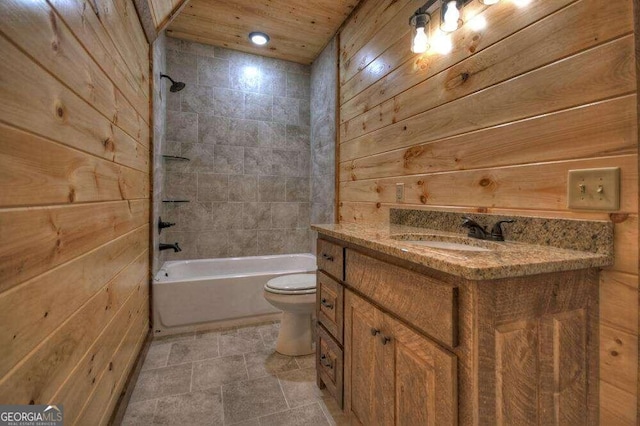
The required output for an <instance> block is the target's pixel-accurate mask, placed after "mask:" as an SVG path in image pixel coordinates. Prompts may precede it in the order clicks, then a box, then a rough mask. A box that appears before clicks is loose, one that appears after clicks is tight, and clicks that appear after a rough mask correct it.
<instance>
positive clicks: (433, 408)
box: [344, 290, 457, 425]
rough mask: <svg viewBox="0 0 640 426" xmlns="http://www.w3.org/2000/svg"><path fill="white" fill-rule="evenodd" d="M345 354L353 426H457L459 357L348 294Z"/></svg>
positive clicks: (347, 406)
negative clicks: (357, 425)
mask: <svg viewBox="0 0 640 426" xmlns="http://www.w3.org/2000/svg"><path fill="white" fill-rule="evenodd" d="M345 354H346V357H345V373H344V375H345V378H346V380H345V383H344V401H345V411H347V412H349V413H351V415H352V422H353V423H355V424H358V423H359V424H363V425H454V424H456V421H457V397H456V392H457V371H456V369H457V364H456V356H455V355H454V354H453V353H451V352H448V351H446V350H443V349H441V348H440V347H439V346H438V345H437V344H436V343H435V342H433V341H431V340H430V339H428V338H426V337H424V336H421V335H420V334H418V333H416V332H414V331H412V330H411V329H410V328H408V327H407V326H405V325H403V324H402V323H401V322H400V321H398V320H396V319H394V318H392V317H391V316H390V315H388V314H385V313H384V312H383V311H381V310H380V309H378V308H376V307H375V306H374V305H372V304H371V303H369V302H367V301H366V300H364V299H363V298H361V297H359V296H357V295H356V294H355V293H352V292H350V291H348V290H347V291H346V295H345Z"/></svg>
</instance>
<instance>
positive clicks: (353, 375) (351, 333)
mask: <svg viewBox="0 0 640 426" xmlns="http://www.w3.org/2000/svg"><path fill="white" fill-rule="evenodd" d="M344 305H345V306H344V324H345V328H344V342H345V343H344V346H345V351H344V356H345V359H344V367H345V373H344V404H345V412H346V413H347V414H350V415H351V418H352V421H353V423H355V424H357V422H360V423H361V424H363V425H380V424H381V422H380V419H379V418H378V412H379V411H380V410H381V409H383V408H384V407H376V405H377V404H380V401H378V392H379V389H378V385H377V381H378V380H379V377H378V369H379V366H378V364H379V363H380V362H381V359H382V345H381V344H380V332H379V330H380V328H381V325H382V322H383V314H382V312H380V311H379V310H378V309H376V308H375V307H374V306H373V305H371V304H370V303H368V302H366V301H365V300H364V299H362V298H360V297H358V296H356V295H355V294H353V293H352V292H350V291H348V290H347V291H345V303H344Z"/></svg>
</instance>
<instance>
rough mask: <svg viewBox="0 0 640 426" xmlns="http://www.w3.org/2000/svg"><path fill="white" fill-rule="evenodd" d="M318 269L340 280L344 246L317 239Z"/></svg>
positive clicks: (342, 275) (342, 277) (342, 274)
mask: <svg viewBox="0 0 640 426" xmlns="http://www.w3.org/2000/svg"><path fill="white" fill-rule="evenodd" d="M318 269H321V270H323V271H325V272H327V273H328V274H329V275H332V276H333V277H334V278H336V279H338V280H339V281H342V280H343V279H344V248H343V247H342V246H339V245H338V244H334V243H330V242H329V241H326V240H321V239H318Z"/></svg>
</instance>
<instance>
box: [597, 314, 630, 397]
mask: <svg viewBox="0 0 640 426" xmlns="http://www.w3.org/2000/svg"><path fill="white" fill-rule="evenodd" d="M637 362H638V335H637V333H636V334H630V333H626V332H624V331H621V330H616V329H614V328H612V327H609V326H606V325H601V326H600V372H601V376H600V380H601V381H603V382H607V383H610V384H613V385H615V386H616V387H618V388H620V389H622V390H623V391H625V392H629V393H634V392H635V391H636V388H637V383H636V382H637V380H638V377H637V374H638V371H637Z"/></svg>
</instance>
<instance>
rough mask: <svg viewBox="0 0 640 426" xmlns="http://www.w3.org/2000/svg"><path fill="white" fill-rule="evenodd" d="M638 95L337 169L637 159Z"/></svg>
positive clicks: (390, 170)
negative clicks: (626, 156) (627, 156)
mask: <svg viewBox="0 0 640 426" xmlns="http://www.w3.org/2000/svg"><path fill="white" fill-rule="evenodd" d="M635 103H636V96H635V95H628V96H623V97H621V98H615V99H611V100H606V101H602V102H596V103H593V104H589V105H583V106H579V107H576V108H571V109H568V110H564V111H559V112H556V113H551V114H544V115H541V116H537V117H533V118H530V119H525V120H520V121H514V122H511V123H507V124H505V125H501V126H495V127H489V128H487V129H482V130H479V131H475V132H471V133H466V134H463V135H458V136H453V137H450V138H445V139H441V140H438V141H434V142H429V143H425V144H419V145H414V146H411V147H409V148H403V149H399V150H394V151H389V152H384V153H381V154H376V155H370V156H367V157H363V158H359V159H356V160H353V161H345V162H342V163H341V164H340V179H341V180H342V181H347V180H359V179H370V178H379V177H387V176H402V175H411V174H417V173H425V172H439V171H448V170H469V169H477V168H485V167H499V166H506V165H512V164H527V163H537V162H545V161H558V160H568V159H573V158H589V157H603V156H610V155H618V154H635V153H636V152H637V145H636V135H637V128H636V124H635V123H636V114H635Z"/></svg>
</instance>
